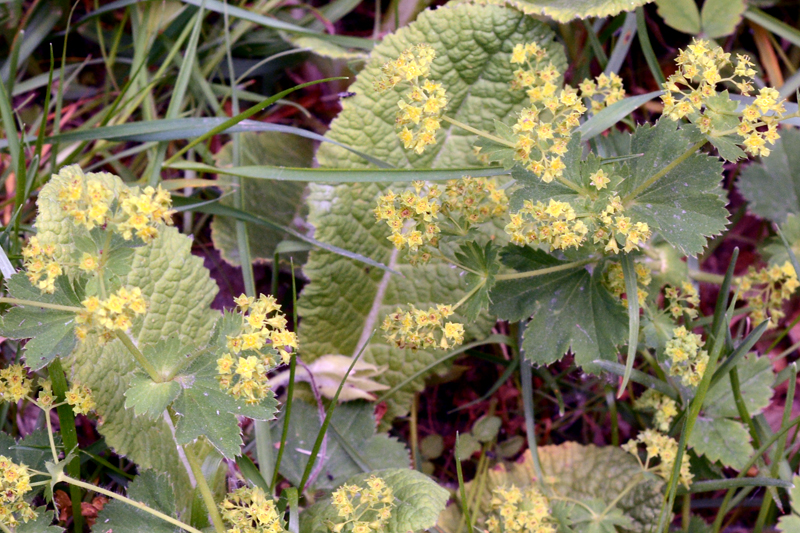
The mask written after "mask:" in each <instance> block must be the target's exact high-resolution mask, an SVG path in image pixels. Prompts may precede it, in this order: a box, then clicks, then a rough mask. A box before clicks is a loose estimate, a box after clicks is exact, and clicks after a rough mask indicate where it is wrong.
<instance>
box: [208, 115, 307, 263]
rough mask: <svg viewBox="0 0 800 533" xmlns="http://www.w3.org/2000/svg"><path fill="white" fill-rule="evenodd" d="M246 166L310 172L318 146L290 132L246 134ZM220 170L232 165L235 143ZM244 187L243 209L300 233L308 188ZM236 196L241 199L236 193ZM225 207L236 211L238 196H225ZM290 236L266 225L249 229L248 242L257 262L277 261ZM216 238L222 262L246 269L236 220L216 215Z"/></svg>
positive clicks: (249, 182) (226, 180) (247, 183)
mask: <svg viewBox="0 0 800 533" xmlns="http://www.w3.org/2000/svg"><path fill="white" fill-rule="evenodd" d="M240 143H241V144H240V146H241V148H240V149H241V155H240V161H239V164H240V165H245V166H246V165H265V166H284V167H295V168H305V167H310V166H311V162H312V160H313V158H314V143H313V142H312V141H311V140H309V139H306V138H303V137H298V136H296V135H287V134H285V133H280V132H274V131H265V132H259V133H242V134H240ZM215 157H216V163H217V166H219V167H226V166H231V165H232V161H233V143H232V142H229V143H227V144H226V145H225V146H223V147H222V149H221V150H220V151H219V152H218V153H217V154H216V156H215ZM218 180H219V181H220V184H221V185H230V184H232V183H233V179H232V178H231V177H230V176H224V175H220V176H219V178H218ZM241 182H242V187H243V188H244V205H243V210H244V211H246V212H248V213H252V214H254V215H258V216H262V217H264V218H266V219H268V220H271V221H272V222H275V223H278V224H283V225H284V226H289V227H293V228H294V229H297V230H298V231H303V230H304V228H302V227H298V226H297V221H298V220H301V219H302V218H304V217H305V215H306V214H307V213H306V209H305V204H304V203H303V196H304V193H305V190H306V184H305V183H303V182H299V181H284V180H276V181H266V180H257V179H247V178H241ZM233 194H240V192H239V190H238V189H236V188H234V189H233ZM220 202H221V203H222V204H223V205H227V206H231V207H233V205H234V201H233V196H232V195H228V196H225V197H223V198H222V199H221V200H220ZM286 237H287V235H286V234H284V233H281V232H279V231H276V230H273V229H271V228H265V227H263V226H249V228H248V242H249V243H250V254H251V255H252V257H253V259H254V260H261V261H272V259H273V256H274V254H275V247H276V246H277V245H278V243H279V242H281V241H282V240H284V239H285V238H286ZM211 238H212V239H213V241H214V247H215V248H217V249H218V250H219V251H220V254H222V257H223V258H224V259H225V260H226V261H227V262H229V263H231V264H233V265H239V264H240V258H239V246H238V244H237V241H236V221H235V220H234V219H232V218H227V217H220V216H215V217H214V220H213V221H212V222H211Z"/></svg>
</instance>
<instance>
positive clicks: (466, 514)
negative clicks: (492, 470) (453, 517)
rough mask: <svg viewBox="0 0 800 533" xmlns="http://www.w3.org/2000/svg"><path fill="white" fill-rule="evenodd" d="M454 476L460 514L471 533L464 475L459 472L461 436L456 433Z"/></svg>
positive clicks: (470, 518)
mask: <svg viewBox="0 0 800 533" xmlns="http://www.w3.org/2000/svg"><path fill="white" fill-rule="evenodd" d="M456 475H457V476H458V491H459V494H460V495H461V512H462V513H464V518H465V519H466V522H467V531H468V532H469V533H472V531H473V529H472V517H471V516H470V514H469V501H468V500H467V489H466V486H465V485H464V473H463V472H462V471H461V435H459V433H458V432H457V431H456Z"/></svg>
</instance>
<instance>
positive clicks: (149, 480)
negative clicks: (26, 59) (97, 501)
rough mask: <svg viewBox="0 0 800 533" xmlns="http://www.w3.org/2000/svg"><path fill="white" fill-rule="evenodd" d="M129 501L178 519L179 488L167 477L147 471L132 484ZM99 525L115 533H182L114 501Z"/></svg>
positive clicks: (152, 517) (178, 529) (99, 518)
mask: <svg viewBox="0 0 800 533" xmlns="http://www.w3.org/2000/svg"><path fill="white" fill-rule="evenodd" d="M127 496H128V498H130V499H132V500H135V501H138V502H141V503H143V504H145V505H147V506H148V507H150V508H151V509H153V510H156V511H159V512H161V513H164V514H166V515H169V516H172V517H175V518H178V519H180V517H176V516H175V513H176V506H175V487H174V486H173V484H172V483H171V482H170V479H169V477H168V476H167V475H166V474H157V473H156V472H153V471H152V470H145V471H144V472H142V473H141V474H139V475H138V476H136V479H134V480H133V481H132V482H131V484H130V485H128V494H127ZM97 524H98V525H101V526H102V528H103V531H109V530H113V531H114V533H139V532H140V531H148V532H152V533H177V532H178V531H182V530H181V529H180V528H177V527H175V526H173V525H171V524H169V523H167V522H165V521H163V520H161V519H160V518H158V517H156V516H153V515H151V514H150V513H146V512H144V511H142V510H141V509H137V508H136V507H133V506H131V505H128V504H127V503H124V502H121V501H118V500H111V501H110V502H109V503H108V504H106V506H105V507H104V508H103V510H102V511H100V512H99V513H98V514H97Z"/></svg>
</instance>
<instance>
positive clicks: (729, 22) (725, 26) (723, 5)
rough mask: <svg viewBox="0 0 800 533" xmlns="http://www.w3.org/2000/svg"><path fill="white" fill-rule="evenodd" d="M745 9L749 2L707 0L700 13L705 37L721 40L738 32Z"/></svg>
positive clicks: (741, 0)
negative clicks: (737, 28)
mask: <svg viewBox="0 0 800 533" xmlns="http://www.w3.org/2000/svg"><path fill="white" fill-rule="evenodd" d="M695 9H697V8H695ZM745 9H747V2H745V1H744V0H705V2H703V9H702V10H701V11H700V23H701V25H702V26H703V33H704V34H705V37H706V38H708V39H719V38H720V37H725V36H726V35H730V34H731V33H733V32H734V31H736V26H738V25H739V23H740V22H741V21H742V15H743V14H744V11H745Z"/></svg>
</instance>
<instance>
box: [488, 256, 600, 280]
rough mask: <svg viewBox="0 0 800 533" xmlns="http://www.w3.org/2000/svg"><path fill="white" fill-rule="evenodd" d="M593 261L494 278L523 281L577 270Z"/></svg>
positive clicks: (565, 264) (501, 275)
mask: <svg viewBox="0 0 800 533" xmlns="http://www.w3.org/2000/svg"><path fill="white" fill-rule="evenodd" d="M595 261H596V260H595V259H581V260H580V261H573V262H571V263H564V264H563V265H558V266H553V267H547V268H540V269H538V270H529V271H527V272H514V273H513V274H500V275H497V276H495V277H494V279H495V280H497V281H503V280H509V279H524V278H533V277H536V276H544V275H545V274H552V273H554V272H561V271H562V270H569V269H572V268H578V267H581V266H583V265H588V264H589V263H593V262H595Z"/></svg>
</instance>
